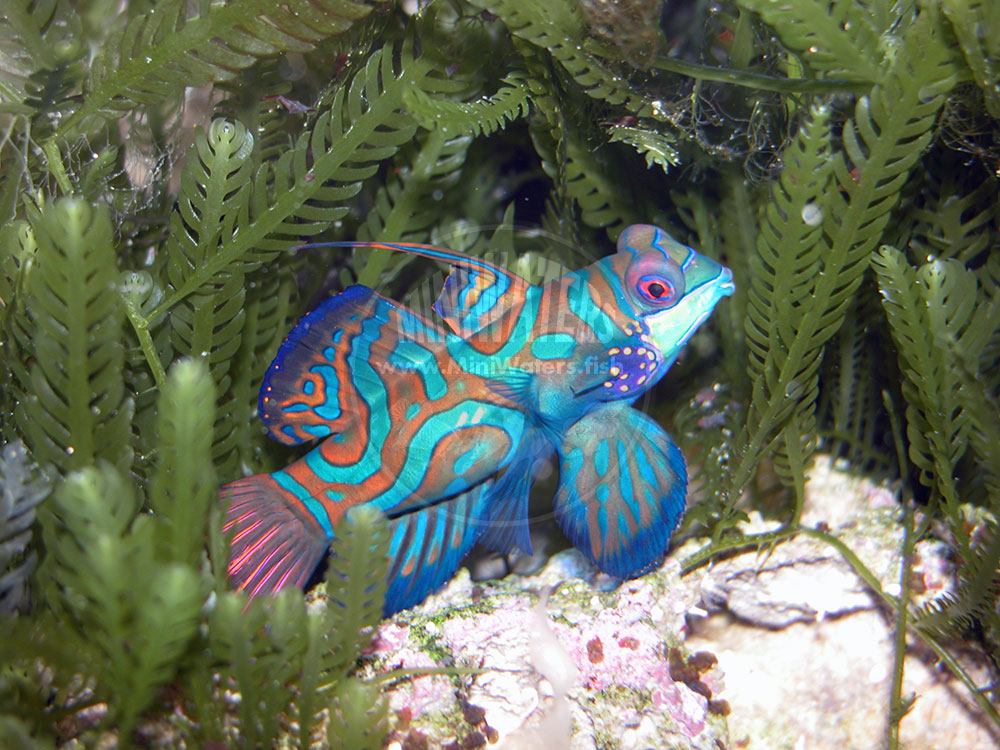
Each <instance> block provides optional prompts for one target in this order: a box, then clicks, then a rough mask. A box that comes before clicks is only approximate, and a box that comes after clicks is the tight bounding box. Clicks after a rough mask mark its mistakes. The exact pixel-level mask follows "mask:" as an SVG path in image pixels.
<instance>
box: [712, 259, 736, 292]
mask: <svg viewBox="0 0 1000 750" xmlns="http://www.w3.org/2000/svg"><path fill="white" fill-rule="evenodd" d="M716 285H717V286H716V289H717V290H718V294H719V296H720V297H729V296H730V295H732V293H733V292H735V291H736V283H735V282H734V281H733V272H732V271H730V270H729V269H728V268H726V267H725V266H723V268H722V274H721V275H720V277H719V280H718V281H717V282H716Z"/></svg>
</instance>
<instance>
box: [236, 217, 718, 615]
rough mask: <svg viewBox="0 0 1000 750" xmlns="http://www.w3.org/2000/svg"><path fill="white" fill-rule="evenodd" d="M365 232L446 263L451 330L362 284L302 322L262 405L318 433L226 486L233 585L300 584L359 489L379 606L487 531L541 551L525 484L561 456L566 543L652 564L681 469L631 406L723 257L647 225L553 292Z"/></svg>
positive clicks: (671, 351)
mask: <svg viewBox="0 0 1000 750" xmlns="http://www.w3.org/2000/svg"><path fill="white" fill-rule="evenodd" d="M331 244H334V245H338V244H339V245H347V244H355V243H331ZM361 244H366V243H361ZM367 244H368V245H369V246H372V247H382V248H389V249H393V250H398V251H404V252H413V253H416V254H419V255H424V256H427V257H431V258H435V259H438V260H443V261H445V262H449V263H451V264H452V266H453V269H452V273H451V274H450V275H449V277H448V280H447V281H446V283H445V286H444V289H443V290H442V292H441V295H440V296H439V298H438V300H437V302H436V303H435V310H437V312H438V313H439V314H440V315H441V317H442V319H443V320H444V322H445V323H446V324H447V325H448V327H449V328H450V329H451V330H450V331H448V330H445V329H444V328H442V327H440V326H438V325H437V324H436V323H434V322H432V321H429V320H427V319H425V318H423V317H421V316H419V315H417V314H416V313H414V312H412V311H411V310H409V309H407V308H405V307H404V306H402V305H400V304H398V303H396V302H393V301H392V300H389V299H387V298H385V297H383V296H381V295H379V294H377V293H376V292H374V291H372V290H370V289H367V288H365V287H357V286H355V287H350V288H348V289H347V290H345V291H344V292H343V293H342V294H340V295H337V296H336V297H333V298H331V299H329V300H327V301H325V302H324V303H323V304H321V305H320V306H319V307H318V308H317V309H316V310H314V311H313V312H311V313H310V314H309V315H307V316H306V317H304V318H303V319H302V320H301V321H300V322H299V324H298V325H297V326H296V328H295V329H294V330H293V331H292V332H291V333H290V334H289V336H288V338H287V339H286V341H285V342H284V343H283V344H282V346H281V348H280V350H279V352H278V355H277V356H276V358H275V361H274V363H273V364H272V366H271V368H269V369H268V371H267V373H266V375H265V378H264V383H263V385H262V388H261V397H260V414H261V418H262V419H263V421H264V422H265V424H266V425H267V426H268V430H269V432H270V434H271V436H272V437H273V438H275V439H276V440H279V441H281V442H284V443H287V444H298V443H304V442H311V441H314V440H316V439H322V442H321V443H320V444H319V445H318V446H316V447H315V448H313V449H312V450H311V451H309V452H308V453H307V454H306V455H305V456H303V457H302V458H300V459H298V460H297V461H295V462H293V463H292V464H290V465H289V466H287V467H285V468H284V469H282V470H280V471H277V472H274V473H273V474H270V475H258V476H256V477H248V478H247V479H243V480H238V481H237V482H233V483H231V484H230V485H226V486H224V487H223V488H222V492H223V495H224V496H231V497H232V498H233V503H232V505H231V506H230V508H229V515H228V520H227V524H226V528H227V530H229V531H232V532H234V537H233V549H232V558H231V563H230V576H231V578H232V579H233V581H234V582H235V583H236V584H237V585H239V586H240V587H242V588H244V589H245V590H247V591H248V592H249V593H251V595H256V594H259V593H263V592H265V591H269V590H277V589H278V588H280V587H281V586H282V585H286V584H288V585H291V584H295V585H300V586H301V585H303V584H304V582H305V581H304V577H305V578H308V573H309V572H310V571H311V570H312V569H313V568H315V566H316V564H318V561H319V560H320V559H321V558H322V555H323V554H324V553H325V550H326V548H327V546H328V544H329V541H330V540H331V539H332V538H333V537H334V536H335V535H336V526H337V524H338V523H339V522H340V521H341V519H342V518H343V516H344V514H345V513H346V512H347V511H348V510H349V509H350V508H351V507H353V506H355V505H358V504H364V503H367V504H373V505H375V506H376V507H378V508H379V509H380V510H382V511H383V512H384V513H385V514H386V516H387V517H388V518H389V519H390V528H391V533H392V540H391V544H390V574H389V589H388V590H389V593H388V595H387V600H386V605H385V610H386V612H387V613H390V612H394V611H398V610H399V609H402V608H405V607H409V606H412V605H413V604H415V603H417V602H419V601H420V600H421V599H422V598H423V597H424V596H426V595H427V594H428V593H429V592H430V591H432V590H433V589H434V588H436V587H437V586H439V585H440V584H441V583H443V582H444V581H445V580H447V578H448V577H450V575H451V574H452V573H453V572H454V570H455V568H456V567H457V565H458V563H459V561H460V560H461V558H462V556H464V554H465V553H466V552H467V551H468V550H469V548H471V546H472V544H473V543H475V542H476V540H482V541H483V542H484V543H486V544H487V545H488V546H490V547H492V548H494V549H497V550H500V551H511V550H514V549H520V550H523V551H525V552H528V551H530V546H531V545H530V538H529V536H528V518H527V510H528V503H527V500H528V493H529V492H530V489H531V484H532V481H533V477H534V470H535V467H536V465H537V464H538V462H539V461H540V460H543V459H545V458H547V457H548V456H550V455H551V454H553V453H558V454H559V457H560V470H561V477H560V486H559V490H558V492H557V495H556V498H555V515H556V518H557V520H558V521H559V523H560V525H561V526H562V527H563V529H564V531H566V533H567V535H568V536H569V537H570V539H571V540H572V541H573V543H574V544H576V545H577V546H578V547H579V548H580V549H581V550H582V551H583V552H584V553H585V554H587V555H588V556H589V557H590V558H591V559H592V560H594V562H595V563H597V565H598V566H600V567H601V568H602V569H604V570H605V571H607V572H609V573H611V574H613V575H617V576H622V577H627V576H630V575H636V574H638V573H640V572H641V571H642V570H645V569H647V568H649V567H650V566H651V565H653V564H655V562H656V560H658V559H659V557H660V556H662V554H663V552H664V551H665V549H666V546H667V543H668V540H669V537H670V533H671V532H672V531H673V529H674V528H675V527H676V525H677V523H678V522H679V519H680V517H681V515H682V513H683V509H684V491H685V487H686V482H687V477H686V472H685V468H684V461H683V457H682V456H681V455H680V452H679V451H678V450H677V448H676V446H675V445H674V444H673V442H672V441H671V440H670V437H669V436H668V435H667V434H666V433H665V432H663V430H662V428H660V427H659V425H657V424H656V423H655V422H654V421H652V420H650V419H649V418H648V417H645V416H644V415H642V414H641V413H640V412H638V411H636V410H635V409H633V408H631V406H630V405H631V404H632V403H633V402H634V401H635V399H636V398H637V397H638V396H640V395H641V394H642V393H644V392H645V391H646V390H648V389H649V388H650V387H652V385H653V384H654V383H655V382H656V381H657V380H659V379H660V378H661V377H662V376H663V374H664V372H665V371H666V369H667V368H668V367H669V366H670V364H671V363H672V362H673V361H674V359H676V357H677V354H678V353H679V351H680V349H681V348H682V347H683V345H684V344H685V343H686V341H687V340H688V338H690V335H691V334H692V333H693V331H694V330H695V329H696V328H697V326H698V325H700V323H701V322H702V321H703V320H704V319H705V318H706V317H707V316H708V315H709V314H710V312H711V310H712V308H713V307H714V306H715V304H716V302H718V300H719V299H720V298H721V297H723V296H725V295H727V294H730V293H731V292H732V283H731V274H730V273H729V271H728V270H727V269H724V268H723V267H721V266H719V265H718V264H717V263H715V262H714V261H711V260H710V259H707V258H704V257H703V256H699V255H698V254H697V253H695V252H694V251H693V250H691V249H690V248H687V247H685V246H683V245H680V244H679V243H677V242H676V241H674V240H673V239H672V238H670V237H669V235H667V234H666V233H665V232H663V231H662V230H660V229H657V228H655V227H649V226H644V225H637V226H634V227H630V228H628V229H627V230H626V231H625V232H623V234H622V236H621V238H620V239H619V247H618V252H617V253H616V254H615V255H612V256H610V257H608V258H603V259H601V260H599V261H597V262H596V263H594V264H592V265H591V266H589V267H587V268H584V269H580V270H578V271H574V272H571V273H568V274H566V275H565V276H563V277H561V278H559V279H555V280H554V281H551V282H549V283H548V284H546V285H545V286H542V287H536V286H532V285H530V284H528V283H527V282H526V281H524V279H521V278H520V277H518V276H516V275H514V274H511V273H509V272H507V271H506V270H504V269H502V268H499V267H497V266H494V265H492V264H490V263H488V262H485V261H481V260H479V259H475V258H469V257H467V256H464V255H462V254H460V253H454V252H451V251H448V250H443V249H440V248H433V247H429V246H424V245H403V244H393V243H367ZM307 569H308V570H307Z"/></svg>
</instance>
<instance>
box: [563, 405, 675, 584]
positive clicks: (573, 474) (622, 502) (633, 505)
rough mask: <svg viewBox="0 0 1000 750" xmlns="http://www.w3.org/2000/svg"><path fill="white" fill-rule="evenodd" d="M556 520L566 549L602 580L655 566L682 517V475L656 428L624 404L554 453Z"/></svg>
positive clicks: (571, 434)
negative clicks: (577, 552) (587, 562)
mask: <svg viewBox="0 0 1000 750" xmlns="http://www.w3.org/2000/svg"><path fill="white" fill-rule="evenodd" d="M559 459H560V479H559V490H558V492H557V493H556V499H555V515H556V520H557V521H558V522H559V525H560V527H561V528H562V530H563V532H565V534H566V536H568V537H569V539H570V541H572V542H573V544H574V545H575V546H576V547H577V549H579V550H580V551H581V552H582V553H583V554H584V555H586V556H587V557H589V558H590V559H591V560H592V561H593V562H594V563H595V564H596V565H597V566H598V567H599V568H600V569H601V570H603V571H604V572H605V573H607V574H609V575H612V576H616V577H618V578H633V577H635V576H638V575H642V574H643V573H644V572H646V571H648V570H649V569H650V568H652V567H653V566H655V565H657V564H658V563H659V561H660V559H661V558H662V557H663V555H664V553H665V552H666V550H667V545H668V543H669V541H670V534H671V533H672V532H673V530H674V529H675V528H676V527H677V524H678V523H679V522H680V520H681V517H682V516H683V514H684V505H685V494H686V490H687V470H686V469H685V466H684V457H683V456H682V455H681V452H680V449H679V448H678V447H677V446H676V445H674V443H673V441H672V440H671V439H670V436H669V435H668V434H667V433H666V432H664V430H663V428H662V427H660V425H658V424H657V423H656V422H655V421H653V420H652V419H650V418H649V417H647V416H646V415H645V414H643V413H642V412H640V411H638V410H636V409H633V408H632V407H630V406H628V405H626V404H624V403H622V402H617V403H609V404H605V405H602V406H601V407H599V408H598V409H596V410H595V411H593V412H591V413H589V414H587V416H585V417H583V418H582V419H580V420H579V421H578V422H576V423H575V424H574V425H573V426H572V427H570V429H569V430H567V432H566V436H565V438H564V439H563V442H562V445H561V446H560V448H559Z"/></svg>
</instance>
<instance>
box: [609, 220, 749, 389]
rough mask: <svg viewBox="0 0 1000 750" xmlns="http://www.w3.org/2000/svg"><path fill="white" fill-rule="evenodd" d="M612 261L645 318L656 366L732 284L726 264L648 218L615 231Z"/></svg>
mask: <svg viewBox="0 0 1000 750" xmlns="http://www.w3.org/2000/svg"><path fill="white" fill-rule="evenodd" d="M615 261H616V263H615V266H616V267H617V268H618V269H620V271H619V273H620V276H621V283H622V292H623V294H624V296H625V297H626V299H627V301H628V303H629V304H630V306H631V308H632V312H633V313H634V314H635V316H636V318H638V319H640V320H642V322H643V323H644V324H645V327H646V328H647V331H648V332H647V333H646V337H647V338H648V340H649V343H651V344H653V345H654V346H655V347H656V348H657V349H659V351H660V356H661V358H662V361H663V364H664V365H666V366H665V367H663V368H662V370H666V367H668V366H669V365H670V364H672V363H673V361H674V360H675V359H676V358H677V355H678V354H679V353H680V351H681V349H683V348H684V345H685V344H687V342H688V341H689V340H690V338H691V336H692V335H693V334H694V332H695V331H696V330H697V329H698V326H700V325H701V324H702V323H703V322H704V321H705V319H706V318H708V316H709V315H711V313H712V310H713V309H715V306H716V304H717V303H718V302H719V300H720V299H722V298H723V297H727V296H729V295H731V294H732V293H733V291H734V290H735V288H736V287H735V285H734V284H733V273H732V271H730V270H729V269H728V268H726V267H725V266H723V265H722V264H721V263H717V262H716V261H714V260H712V259H711V258H709V257H707V256H704V255H701V254H700V253H698V252H696V251H695V250H694V249H692V248H690V247H688V246H687V245H683V244H681V243H680V242H678V241H677V240H675V239H674V238H673V237H671V236H670V235H669V234H668V233H667V232H666V231H664V230H663V229H660V228H659V227H655V226H652V225H650V224H633V225H632V226H630V227H628V228H626V229H625V230H624V231H623V232H622V233H621V235H620V236H619V238H618V253H617V256H616V257H615ZM662 370H661V374H662Z"/></svg>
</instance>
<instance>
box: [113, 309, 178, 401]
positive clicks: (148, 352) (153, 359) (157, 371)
mask: <svg viewBox="0 0 1000 750" xmlns="http://www.w3.org/2000/svg"><path fill="white" fill-rule="evenodd" d="M122 300H123V301H124V302H125V314H126V315H127V316H128V321H129V323H131V324H132V328H133V329H134V330H135V335H136V336H138V337H139V346H140V347H141V348H142V353H143V354H144V355H145V356H146V362H147V363H149V369H150V370H152V372H153V380H155V381H156V387H157V388H162V387H163V384H164V383H165V382H166V380H167V373H166V370H164V369H163V363H162V362H160V355H159V354H157V352H156V347H155V346H154V345H153V337H152V336H150V335H149V321H148V320H147V319H146V318H144V317H143V315H142V313H141V312H140V311H139V307H138V305H136V303H135V300H133V299H132V298H131V297H129V295H127V294H123V295H122Z"/></svg>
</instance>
